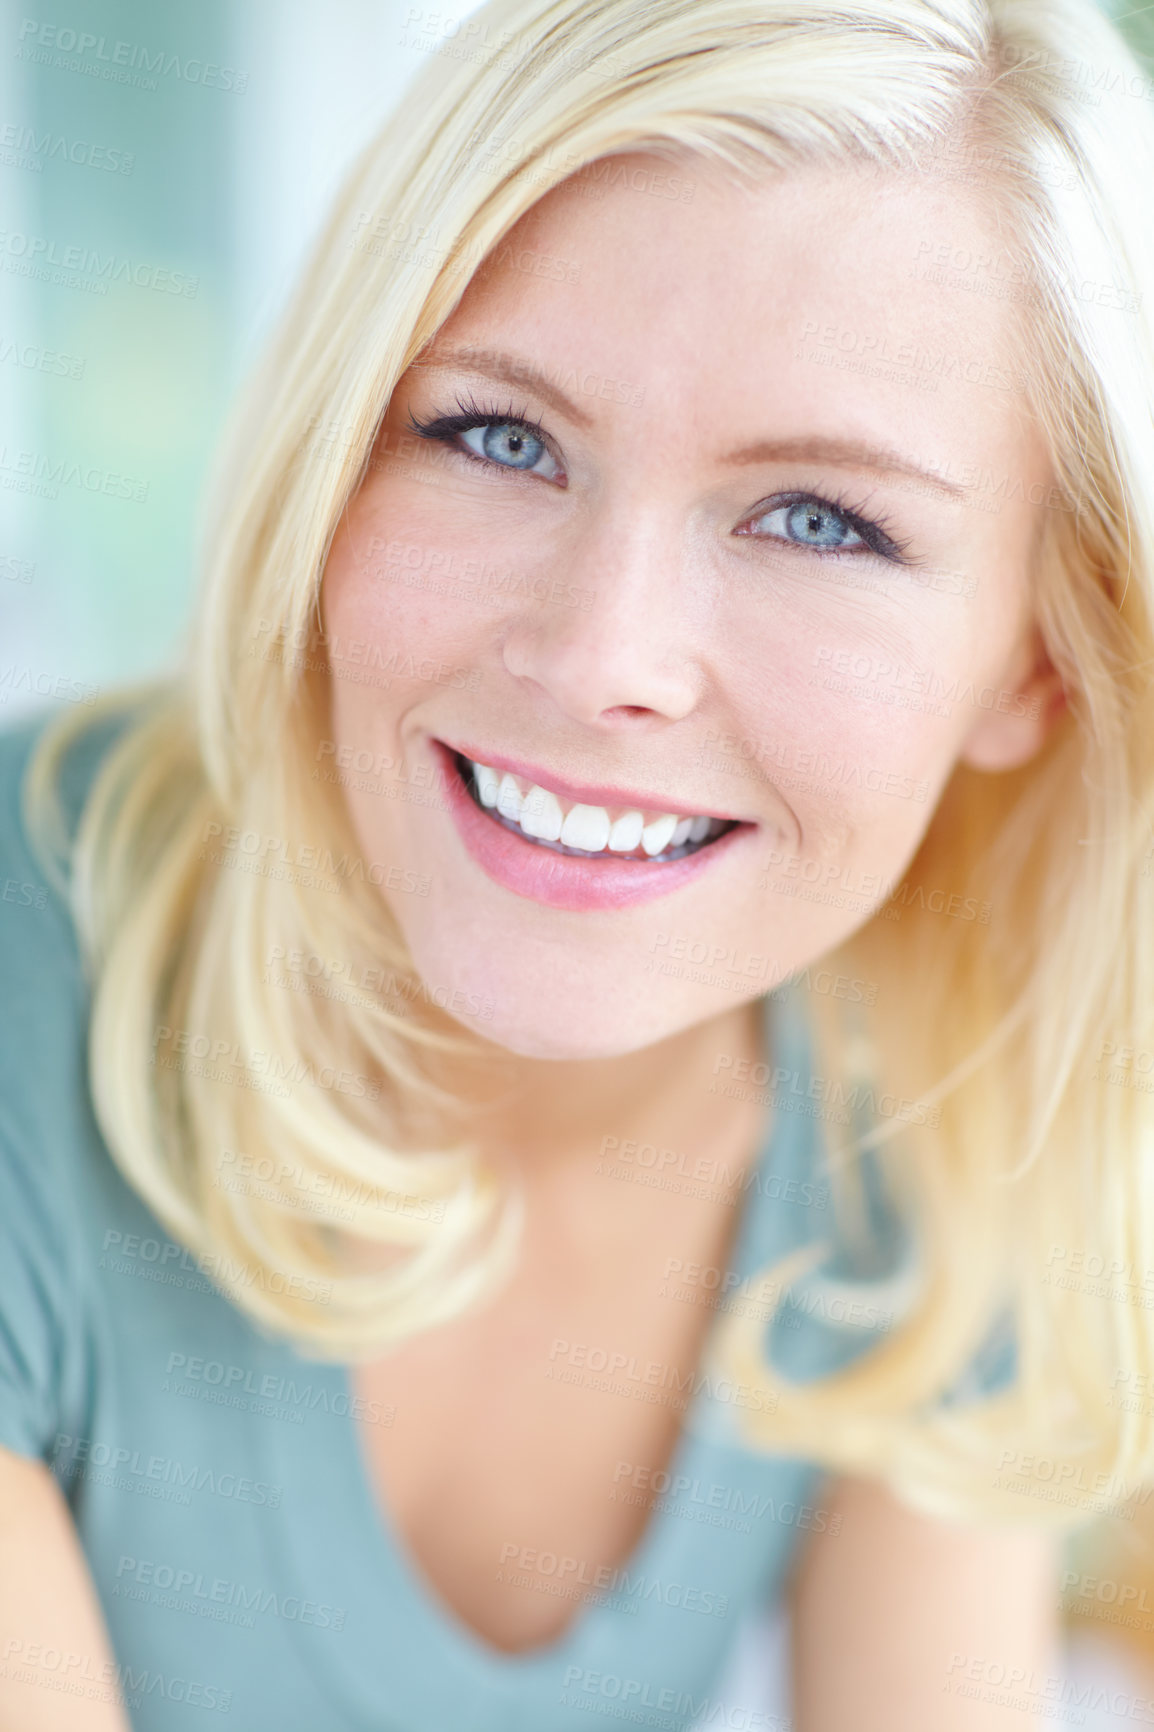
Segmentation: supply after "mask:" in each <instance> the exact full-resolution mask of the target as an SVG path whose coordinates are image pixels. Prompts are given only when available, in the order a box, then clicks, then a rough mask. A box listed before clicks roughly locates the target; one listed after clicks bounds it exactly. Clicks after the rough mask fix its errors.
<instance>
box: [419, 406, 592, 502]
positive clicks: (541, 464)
mask: <svg viewBox="0 0 1154 1732" xmlns="http://www.w3.org/2000/svg"><path fill="white" fill-rule="evenodd" d="M457 405H458V407H459V409H460V411H461V413H460V414H459V415H437V416H434V418H433V419H432V420H430V421H418V420H416V419H415V418H414V416H412V415H410V416H409V429H410V431H411V432H413V433H416V434H417V436H418V437H419V438H421V439H432V440H434V441H437V442H438V443H440V444H442V445H447V446H449V448H450V450H454V451H457V452H459V453H460V454H461V456H462V457H468V458H469V459H471V461H472V462H474V463H487V464H491V465H492V467H493V468H495V469H511V470H515V471H517V472H518V473H520V474H523V475H529V474H533V475H538V476H540V477H541V478H542V479H543V480H545V481H556V480H558V479H559V478H563V475H564V471H563V470H562V468H561V465H560V464H559V463H558V462H557V460H556V458H555V457H554V456H553V454H552V452H551V451H550V450H549V446H548V443H547V442H546V439H545V436H544V434H543V433H542V431H541V429H540V427H538V426H537V425H536V423H535V422H533V421H529V420H527V419H526V418H525V416H524V415H519V414H517V413H516V412H515V411H514V410H513V409H512V408H511V407H510V408H508V409H505V410H497V409H490V408H487V407H486V406H484V405H483V404H480V403H476V402H474V401H473V400H472V399H469V400H468V401H463V400H462V399H461V398H460V397H458V398H457Z"/></svg>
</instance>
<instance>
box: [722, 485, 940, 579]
mask: <svg viewBox="0 0 1154 1732" xmlns="http://www.w3.org/2000/svg"><path fill="white" fill-rule="evenodd" d="M736 533H737V534H739V535H752V536H755V537H757V538H758V539H760V540H765V541H778V542H784V543H785V545H786V546H787V547H799V548H804V549H806V550H807V551H811V552H814V553H819V554H838V553H852V554H855V555H861V554H863V553H873V554H876V555H877V556H878V557H879V558H881V559H887V560H891V561H893V562H894V563H896V564H900V565H905V564H908V563H909V561H908V560H907V559H905V558H904V556H903V553H902V549H901V548H900V546H899V545H898V544H897V542H895V541H894V540H893V539H892V537H891V536H890V535H889V534H887V532H886V530H885V528H884V527H883V526H882V525H881V524H880V523H874V522H871V521H870V520H869V519H868V518H866V517H862V516H861V515H860V514H859V513H858V512H856V511H851V510H849V508H848V507H846V506H843V505H839V504H837V503H835V501H833V500H831V499H821V498H819V497H818V496H817V495H816V494H813V493H792V494H787V495H786V496H785V498H784V499H779V500H778V501H777V503H776V504H771V505H770V506H769V508H768V509H767V510H761V511H759V512H758V513H757V514H756V515H755V516H754V517H750V518H747V519H746V522H745V524H743V525H742V527H741V528H740V529H738V530H737V531H736Z"/></svg>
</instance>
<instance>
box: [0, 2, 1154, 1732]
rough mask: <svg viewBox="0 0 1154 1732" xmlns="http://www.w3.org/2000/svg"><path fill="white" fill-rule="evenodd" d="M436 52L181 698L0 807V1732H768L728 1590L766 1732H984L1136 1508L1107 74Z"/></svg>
mask: <svg viewBox="0 0 1154 1732" xmlns="http://www.w3.org/2000/svg"><path fill="white" fill-rule="evenodd" d="M469 30H470V46H469V53H468V55H464V54H462V55H461V56H460V57H457V58H453V59H450V58H448V57H446V58H445V59H443V60H438V61H436V62H435V63H434V64H433V65H431V66H430V68H429V71H428V73H427V75H426V76H425V77H424V78H423V79H422V80H421V81H420V82H419V83H418V85H417V86H416V87H415V88H414V90H413V92H412V93H411V95H410V96H409V97H408V98H407V100H406V102H405V103H404V104H403V105H402V107H401V109H400V111H399V112H398V113H397V115H396V116H395V117H394V118H393V119H392V120H391V121H390V122H389V124H388V126H387V127H386V128H385V129H384V130H383V131H382V133H381V135H380V137H379V138H378V139H377V140H376V141H375V142H374V143H373V144H372V146H371V147H370V148H369V149H368V150H367V151H366V152H365V154H364V156H363V157H362V159H361V161H360V163H359V164H358V165H357V167H356V169H355V170H354V172H353V174H352V175H351V177H350V179H349V182H348V185H347V187H346V189H345V191H344V192H343V194H342V195H341V198H340V200H339V201H338V204H337V207H336V209H335V211H334V214H333V216H332V219H331V222H330V224H329V226H328V229H327V231H326V233H325V235H324V236H323V237H322V240H321V242H320V244H319V246H318V248H317V251H316V254H315V257H314V260H313V263H312V264H311V266H310V268H309V270H308V272H307V273H306V276H305V279H304V282H303V284H302V286H301V288H300V290H299V292H298V295H297V297H296V300H295V302H294V304H293V307H292V309H291V311H290V313H289V316H288V318H287V320H286V322H285V325H284V329H283V331H282V333H281V335H280V338H279V339H278V342H277V344H276V346H275V349H274V352H273V354H272V356H271V358H270V360H269V362H268V364H267V366H266V367H265V369H264V371H263V372H262V374H261V376H260V379H259V380H258V382H257V384H256V386H255V387H254V391H253V394H252V397H251V400H250V402H249V405H248V408H247V413H246V415H245V416H244V418H243V419H242V420H241V422H240V423H239V426H238V430H237V433H236V435H235V437H234V439H233V442H232V445H231V448H230V451H229V453H228V455H227V457H226V461H225V465H224V473H225V475H226V476H227V481H226V483H225V484H224V488H223V492H222V500H221V506H220V509H219V512H218V520H217V523H216V527H215V531H214V538H213V556H212V559H211V570H210V572H209V574H208V578H207V583H206V588H205V595H204V603H203V606H202V609H201V612H200V618H199V625H198V631H197V634H196V642H195V645H194V649H193V653H192V656H191V659H190V667H189V674H188V677H187V679H184V680H182V681H181V682H179V684H178V685H177V686H176V687H174V688H168V687H166V688H164V689H161V690H158V691H156V692H153V693H150V694H145V695H144V696H143V697H141V696H139V695H135V696H133V697H131V698H129V699H127V700H125V701H124V702H122V703H121V704H120V705H119V706H118V707H117V708H115V709H113V710H111V712H110V714H109V715H107V716H106V717H104V718H102V719H101V721H100V723H99V725H97V726H94V727H92V728H89V729H88V730H84V731H82V732H81V731H78V730H76V729H73V730H71V731H70V732H65V731H63V730H61V729H59V728H57V729H55V730H49V732H48V734H47V736H45V737H44V738H43V739H40V738H33V737H32V736H31V735H29V734H28V733H27V732H26V733H25V734H24V735H23V736H21V735H16V736H12V737H11V738H10V739H9V740H8V742H6V769H5V786H6V789H7V795H6V798H7V800H8V810H9V814H10V816H9V823H8V825H7V827H6V835H7V842H6V848H7V856H6V866H5V870H6V874H7V881H8V882H9V883H13V884H17V885H20V886H27V887H29V888H28V890H27V894H26V895H25V894H24V893H23V892H21V893H20V895H16V893H14V895H13V897H12V898H8V899H7V900H8V902H9V903H10V904H11V905H10V906H6V907H5V908H4V913H5V915H6V916H7V917H8V925H9V927H10V930H11V935H12V955H13V958H14V967H15V983H16V984H15V990H14V991H13V992H12V993H11V994H10V995H9V1006H10V1008H7V1009H6V1012H5V1014H6V1016H7V1017H8V1018H9V1022H10V1027H6V1039H5V1067H6V1100H7V1102H8V1105H7V1107H6V1116H5V1121H4V1128H5V1138H4V1141H5V1145H6V1147H7V1160H6V1168H5V1173H6V1177H5V1184H6V1187H7V1189H8V1191H9V1197H8V1200H7V1202H6V1205H5V1210H4V1219H5V1221H6V1222H7V1223H8V1231H9V1234H10V1238H11V1243H10V1245H9V1247H8V1248H7V1249H6V1251H5V1255H4V1260H3V1261H4V1269H5V1273H4V1275H3V1278H2V1292H0V1299H2V1304H0V1311H2V1314H3V1317H4V1336H3V1339H4V1343H5V1360H4V1376H5V1385H6V1393H5V1398H4V1403H3V1414H4V1419H3V1425H4V1431H3V1433H2V1442H3V1445H4V1449H5V1453H4V1455H3V1467H2V1471H0V1497H2V1499H3V1509H4V1519H5V1522H6V1525H7V1527H8V1530H9V1540H10V1543H9V1547H8V1550H7V1562H6V1563H5V1565H4V1567H3V1572H2V1574H0V1598H2V1601H3V1605H4V1614H5V1627H6V1629H9V1630H11V1631H12V1636H11V1637H10V1638H9V1641H8V1647H7V1653H6V1660H5V1665H6V1671H5V1675H4V1678H3V1680H2V1687H3V1689H4V1691H5V1692H6V1694H5V1695H4V1696H2V1697H0V1702H2V1704H3V1714H4V1716H5V1719H4V1721H3V1724H5V1725H7V1724H11V1725H17V1724H18V1725H19V1726H21V1727H22V1728H24V1727H28V1728H32V1727H42V1726H43V1727H48V1726H52V1727H57V1726H60V1727H64V1726H76V1727H84V1728H92V1729H96V1728H102V1729H103V1728H113V1727H123V1726H125V1725H126V1724H128V1723H129V1722H130V1723H131V1724H132V1725H133V1726H135V1727H138V1728H153V1727H156V1728H160V1727H164V1728H168V1727H181V1726H184V1725H190V1726H195V1725H201V1724H204V1715H205V1714H206V1713H220V1712H229V1713H231V1714H233V1715H234V1716H235V1717H236V1719H237V1720H239V1721H240V1722H241V1723H243V1724H244V1725H245V1726H246V1727H252V1728H259V1727H263V1726H269V1727H272V1726H276V1727H278V1728H289V1727H298V1726H299V1727H301V1728H306V1727H307V1728H310V1729H311V1728H314V1727H317V1726H325V1727H330V1726H331V1727H338V1726H339V1727H349V1728H353V1727H357V1728H361V1727H364V1728H368V1727H386V1726H388V1727H397V1728H401V1727H403V1728H406V1729H408V1728H414V1729H416V1728H422V1729H423V1728H428V1727H441V1726H448V1725H452V1726H456V1727H462V1728H463V1727H477V1728H480V1727H483V1726H484V1727H490V1726H492V1727H501V1728H509V1727H514V1726H523V1727H526V1728H530V1727H531V1728H533V1729H534V1732H541V1729H544V1728H550V1727H557V1728H561V1727H570V1726H578V1727H579V1726H586V1725H588V1724H589V1720H588V1719H587V1716H588V1715H589V1714H608V1715H610V1716H612V1717H614V1718H621V1719H627V1720H631V1721H633V1722H634V1723H640V1724H649V1725H657V1726H667V1727H677V1728H689V1727H691V1726H694V1725H714V1724H724V1725H757V1724H759V1723H760V1724H769V1723H771V1721H770V1719H769V1718H768V1717H767V1715H766V1713H765V1711H764V1710H763V1709H759V1708H758V1707H757V1705H756V1704H755V1703H754V1702H753V1701H752V1700H751V1698H750V1695H749V1692H748V1688H747V1686H746V1685H745V1684H744V1683H742V1682H740V1681H738V1682H735V1681H734V1680H735V1677H737V1676H738V1675H737V1674H735V1673H734V1672H732V1671H727V1669H726V1668H727V1666H730V1667H731V1666H733V1665H735V1664H736V1663H737V1660H738V1659H739V1658H740V1643H741V1642H742V1641H744V1640H746V1639H749V1640H751V1641H756V1631H757V1628H758V1624H757V1620H758V1618H759V1616H761V1614H762V1611H763V1609H764V1608H765V1607H766V1606H767V1605H769V1604H772V1603H773V1602H774V1601H775V1600H776V1599H777V1598H778V1597H779V1596H780V1594H781V1592H782V1590H783V1585H784V1583H785V1581H786V1577H787V1574H788V1573H789V1572H790V1569H791V1566H792V1565H793V1564H795V1563H796V1565H797V1569H796V1581H795V1585H794V1592H793V1597H794V1604H795V1618H796V1634H795V1639H794V1656H793V1690H794V1703H793V1706H794V1714H795V1717H796V1719H797V1722H798V1724H799V1725H800V1726H801V1727H802V1728H804V1729H805V1732H826V1729H827V1728H828V1729H833V1728H842V1727H844V1726H846V1725H848V1724H852V1725H853V1726H854V1727H855V1728H856V1729H858V1732H862V1729H868V1728H874V1727H877V1728H882V1727H884V1728H886V1732H898V1729H904V1728H911V1729H912V1728H918V1729H919V1732H920V1729H922V1728H925V1727H926V1726H929V1725H933V1726H934V1727H936V1728H958V1729H963V1728H965V1729H969V1728H976V1727H983V1728H985V1727H994V1726H997V1727H1002V1726H1006V1727H1009V1726H1017V1725H1025V1724H1027V1723H1033V1722H1032V1719H1031V1716H1033V1715H1034V1714H1036V1713H1037V1712H1039V1711H1040V1709H1041V1705H1042V1704H1043V1703H1046V1702H1050V1701H1053V1700H1055V1699H1056V1698H1057V1697H1058V1696H1060V1695H1061V1691H1062V1680H1061V1678H1060V1677H1059V1676H1058V1673H1057V1671H1056V1669H1055V1658H1054V1651H1053V1645H1054V1635H1055V1632H1054V1628H1053V1617H1052V1610H1051V1608H1052V1605H1053V1603H1054V1602H1055V1601H1056V1599H1057V1594H1056V1575H1055V1568H1056V1564H1055V1554H1054V1544H1055V1542H1054V1539H1053V1537H1050V1536H1052V1531H1053V1529H1054V1528H1055V1527H1056V1526H1059V1525H1060V1524H1061V1523H1063V1522H1068V1521H1070V1520H1071V1519H1073V1520H1080V1519H1085V1517H1086V1515H1087V1514H1088V1513H1090V1512H1092V1511H1094V1510H1096V1509H1099V1508H1101V1507H1103V1505H1104V1504H1109V1503H1111V1502H1112V1503H1113V1504H1115V1505H1118V1506H1122V1505H1124V1503H1125V1499H1126V1498H1127V1497H1128V1496H1130V1495H1131V1494H1132V1493H1133V1491H1134V1490H1135V1489H1136V1487H1137V1485H1138V1483H1139V1482H1140V1480H1141V1478H1142V1477H1143V1476H1144V1475H1145V1474H1147V1472H1148V1470H1149V1466H1150V1461H1151V1438H1150V1425H1149V1422H1148V1418H1147V1417H1146V1416H1145V1415H1144V1414H1141V1413H1139V1414H1135V1413H1134V1412H1133V1411H1131V1410H1130V1409H1125V1410H1124V1409H1123V1408H1122V1407H1121V1406H1120V1405H1119V1404H1118V1403H1117V1402H1116V1400H1115V1399H1114V1397H1113V1392H1114V1391H1115V1390H1116V1389H1117V1387H1118V1379H1119V1378H1122V1379H1123V1380H1125V1379H1127V1378H1141V1377H1144V1376H1146V1375H1147V1374H1148V1371H1149V1368H1150V1363H1151V1340H1150V1332H1149V1329H1148V1327H1147V1326H1146V1322H1145V1311H1144V1307H1142V1306H1141V1304H1139V1303H1129V1302H1128V1303H1124V1304H1114V1305H1110V1304H1108V1303H1103V1301H1102V1299H1101V1298H1100V1297H1099V1296H1098V1295H1097V1294H1096V1293H1095V1292H1094V1291H1093V1288H1092V1285H1091V1284H1090V1283H1089V1282H1088V1281H1087V1280H1086V1278H1085V1277H1086V1273H1087V1271H1089V1272H1091V1273H1092V1271H1093V1266H1094V1265H1093V1259H1095V1258H1098V1257H1104V1258H1106V1259H1108V1260H1109V1262H1110V1265H1111V1266H1112V1267H1115V1268H1116V1270H1117V1272H1118V1274H1119V1276H1121V1275H1122V1273H1123V1271H1125V1272H1126V1278H1127V1279H1129V1280H1131V1281H1133V1280H1135V1279H1140V1277H1139V1276H1137V1275H1136V1273H1135V1272H1136V1271H1140V1270H1141V1269H1142V1267H1143V1266H1144V1236H1145V1234H1146V1226H1145V1223H1146V1221H1147V1220H1149V1219H1151V1215H1150V1212H1149V1210H1144V1209H1143V1207H1142V1204H1143V1201H1144V1194H1143V1173H1142V1166H1141V1161H1140V1158H1139V1157H1140V1153H1141V1150H1142V1148H1143V1142H1142V1139H1143V1136H1144V1134H1145V1127H1146V1125H1147V1124H1148V1122H1149V1120H1148V1112H1147V1111H1145V1110H1144V1097H1143V1094H1142V1093H1141V1092H1140V1091H1139V1090H1138V1089H1135V1088H1134V1087H1131V1086H1119V1081H1120V1079H1121V1081H1122V1082H1123V1083H1124V1084H1125V1082H1126V1079H1127V1076H1129V1077H1130V1080H1131V1081H1133V1079H1134V1077H1135V1076H1136V1075H1137V1072H1138V1069H1139V1068H1140V1060H1139V1059H1138V1058H1136V1055H1137V1054H1140V1053H1141V1052H1142V1051H1143V1050H1144V1043H1145V1045H1147V1046H1148V1045H1150V1044H1154V1042H1152V1041H1151V1030H1150V1027H1149V1024H1150V1020H1151V1019H1150V1008H1151V1006H1152V1005H1154V987H1152V985H1151V980H1150V973H1149V964H1148V962H1147V958H1148V957H1149V956H1150V955H1151V954H1152V951H1151V946H1150V944H1149V943H1147V942H1145V941H1146V939H1147V937H1148V936H1149V928H1150V916H1149V908H1150V896H1149V886H1148V883H1147V880H1146V878H1145V877H1144V875H1143V857H1144V850H1145V847H1146V841H1145V816H1144V814H1145V812H1146V809H1147V805H1148V802H1149V793H1150V770H1149V765H1148V754H1147V753H1146V751H1145V740H1146V738H1147V732H1146V729H1147V724H1148V717H1149V709H1150V685H1149V680H1148V678H1147V673H1146V669H1147V666H1148V654H1149V644H1150V637H1151V624H1150V605H1151V581H1152V577H1154V572H1152V566H1151V561H1152V558H1154V554H1152V551H1151V550H1152V548H1154V523H1152V522H1151V507H1150V495H1149V489H1148V485H1147V484H1146V482H1145V480H1144V477H1145V476H1147V475H1148V474H1149V473H1150V470H1151V465H1152V464H1154V428H1152V426H1151V417H1150V402H1151V378H1152V371H1151V370H1152V368H1154V344H1152V342H1151V332H1150V325H1149V303H1150V292H1151V290H1152V289H1154V256H1152V254H1151V243H1150V240H1149V235H1150V232H1151V231H1150V225H1149V224H1148V223H1145V222H1143V221H1141V220H1140V214H1141V213H1142V212H1143V211H1144V210H1145V201H1147V200H1148V199H1149V188H1150V186H1151V185H1152V184H1154V180H1152V179H1151V173H1150V170H1151V167H1152V166H1154V139H1152V123H1151V120H1150V116H1149V111H1148V108H1147V107H1146V106H1145V103H1144V100H1143V93H1142V91H1141V90H1140V89H1138V90H1137V91H1136V90H1135V82H1136V81H1137V83H1138V84H1139V85H1140V83H1141V78H1140V74H1139V73H1138V72H1137V69H1136V67H1135V65H1134V63H1133V61H1132V60H1131V59H1130V58H1129V57H1128V55H1127V53H1126V51H1125V49H1124V48H1123V46H1122V45H1121V43H1120V42H1119V40H1118V38H1117V36H1116V35H1115V34H1114V32H1113V31H1112V29H1111V28H1110V27H1108V26H1107V25H1106V24H1105V23H1104V22H1103V21H1102V20H1101V19H1100V18H1099V17H1098V16H1097V14H1096V13H1095V12H1094V10H1093V9H1092V7H1091V6H1090V5H1089V4H1088V3H1086V0H1058V3H1056V4H1055V3H1054V0H1047V4H1046V5H1045V7H1041V6H1038V5H1031V4H1025V3H1024V0H996V3H993V4H991V3H988V0H983V3H978V0H889V3H886V4H873V5H870V6H863V7H858V6H855V5H853V4H848V5H847V4H839V5H837V6H832V5H825V4H821V3H816V0H815V3H814V4H810V5H807V6H806V7H804V8H800V7H797V6H796V5H792V4H788V3H781V4H774V3H772V0H769V3H767V0H761V3H759V4H757V5H753V4H751V3H750V0H673V3H671V4H666V5H663V6H662V7H661V8H658V9H655V10H654V11H653V12H652V14H646V13H645V12H640V13H639V12H638V11H637V10H636V8H634V7H632V6H631V5H627V4H626V3H625V0H608V3H605V4H598V5H596V6H594V5H591V4H584V3H576V4H575V3H574V0H563V3H551V4H541V3H540V0H528V3H526V0H507V3H506V0H500V3H498V4H495V5H490V6H488V7H486V8H485V9H484V10H483V11H482V12H480V13H478V14H476V15H475V17H474V18H473V19H472V20H471V21H470V25H469ZM1103 91H1105V92H1108V93H1109V94H1108V96H1107V98H1106V100H1103V101H1097V100H1095V98H1096V97H1099V96H1101V95H1102V93H1103ZM78 733H81V737H76V736H77V734H78ZM21 790H23V793H21ZM21 797H23V798H24V799H25V800H26V805H27V812H26V816H25V819H24V820H23V821H22V820H21V818H20V815H19V809H18V801H19V799H20V798H21ZM50 844H51V845H52V846H53V847H54V848H55V854H56V856H63V857H65V858H66V859H67V862H68V870H69V872H70V874H71V876H70V881H69V885H68V888H67V891H66V894H67V902H65V900H63V895H62V894H61V895H58V892H57V889H56V888H54V887H53V886H52V885H50V884H49V883H48V882H47V879H48V877H49V876H50V873H51V868H50V866H49V865H45V866H43V867H41V866H39V865H38V864H37V863H36V859H37V857H36V855H35V854H34V852H33V848H34V846H39V847H40V848H41V850H42V852H45V853H46V851H47V849H48V848H49V845H50ZM66 909H67V910H69V912H66ZM74 928H75V930H74ZM80 955H83V956H84V957H85V959H86V963H87V969H88V975H89V978H90V982H91V1009H90V1014H89V1009H88V1004H87V998H86V992H87V988H85V987H84V986H83V985H82V979H81V974H80V964H79V960H78V959H79V957H80ZM86 1041H87V1043H88V1045H87V1056H85V1043H86ZM1123 1053H1127V1054H1128V1055H1129V1056H1128V1057H1125V1058H1124V1057H1123V1056H1122V1055H1123ZM1055 1494H1056V1495H1055Z"/></svg>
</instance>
